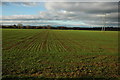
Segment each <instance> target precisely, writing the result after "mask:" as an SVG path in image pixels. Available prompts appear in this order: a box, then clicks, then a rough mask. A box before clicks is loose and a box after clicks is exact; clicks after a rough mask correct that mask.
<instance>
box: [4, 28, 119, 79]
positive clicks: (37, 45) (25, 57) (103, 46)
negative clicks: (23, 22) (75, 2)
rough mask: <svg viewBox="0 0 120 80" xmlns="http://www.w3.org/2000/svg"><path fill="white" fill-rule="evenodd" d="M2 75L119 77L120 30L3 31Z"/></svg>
mask: <svg viewBox="0 0 120 80" xmlns="http://www.w3.org/2000/svg"><path fill="white" fill-rule="evenodd" d="M2 49H3V51H2V70H3V71H2V72H3V77H6V76H17V77H28V76H30V77H45V78H80V77H118V62H117V61H118V60H117V59H118V55H117V54H118V32H117V31H84V30H49V29H3V30H2Z"/></svg>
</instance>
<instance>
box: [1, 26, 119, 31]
mask: <svg viewBox="0 0 120 80" xmlns="http://www.w3.org/2000/svg"><path fill="white" fill-rule="evenodd" d="M2 28H15V29H61V30H102V27H64V26H58V27H53V26H49V25H48V26H21V25H20V26H18V25H7V26H6V25H2ZM104 30H105V31H120V27H104Z"/></svg>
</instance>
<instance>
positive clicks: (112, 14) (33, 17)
mask: <svg viewBox="0 0 120 80" xmlns="http://www.w3.org/2000/svg"><path fill="white" fill-rule="evenodd" d="M1 7H2V14H1V17H0V18H1V19H2V21H1V20H0V21H1V22H2V24H3V25H10V24H12V25H13V24H18V23H22V24H24V25H52V26H68V27H101V26H104V25H105V23H106V25H105V26H106V27H108V26H117V24H118V3H117V2H2V5H1V6H0V8H1Z"/></svg>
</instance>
